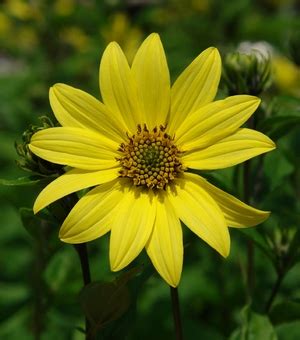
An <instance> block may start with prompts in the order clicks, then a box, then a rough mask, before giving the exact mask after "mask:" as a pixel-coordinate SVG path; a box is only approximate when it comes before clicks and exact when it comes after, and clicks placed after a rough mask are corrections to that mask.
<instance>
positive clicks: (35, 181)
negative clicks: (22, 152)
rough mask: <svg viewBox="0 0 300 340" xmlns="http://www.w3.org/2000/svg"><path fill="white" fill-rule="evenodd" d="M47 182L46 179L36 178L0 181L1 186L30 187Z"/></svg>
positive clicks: (28, 177)
mask: <svg viewBox="0 0 300 340" xmlns="http://www.w3.org/2000/svg"><path fill="white" fill-rule="evenodd" d="M43 181H45V178H38V177H36V176H27V177H19V178H17V179H0V185H6V186H28V185H34V184H38V183H41V182H43Z"/></svg>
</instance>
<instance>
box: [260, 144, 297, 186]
mask: <svg viewBox="0 0 300 340" xmlns="http://www.w3.org/2000/svg"><path fill="white" fill-rule="evenodd" d="M275 164H276V166H274V165H275ZM264 169H265V173H266V175H267V177H268V181H269V183H270V189H271V190H274V189H275V188H276V187H277V186H280V185H281V184H282V182H283V181H284V180H286V177H287V176H289V175H290V174H291V173H292V172H293V171H294V166H293V164H291V163H290V162H289V161H288V159H287V158H286V157H285V155H284V154H283V153H282V152H280V151H279V150H275V152H271V153H269V154H267V155H266V156H265V158H264Z"/></svg>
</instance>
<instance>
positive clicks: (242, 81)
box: [222, 51, 272, 96]
mask: <svg viewBox="0 0 300 340" xmlns="http://www.w3.org/2000/svg"><path fill="white" fill-rule="evenodd" d="M222 79H223V82H224V84H225V86H226V88H227V89H228V94H229V95H237V94H250V95H253V96H257V95H259V94H261V93H262V92H263V91H265V90H267V89H268V88H269V86H270V85H271V82H272V81H271V61H270V56H265V55H263V54H262V53H260V52H259V51H255V52H254V51H251V52H250V53H249V54H244V53H239V52H233V53H229V54H227V55H226V57H225V61H224V65H223V73H222Z"/></svg>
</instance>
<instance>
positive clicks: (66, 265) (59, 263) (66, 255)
mask: <svg viewBox="0 0 300 340" xmlns="http://www.w3.org/2000/svg"><path fill="white" fill-rule="evenodd" d="M72 264H73V258H72V257H71V256H70V252H69V250H68V249H67V247H62V248H61V249H60V250H59V251H58V252H56V253H55V254H54V255H53V256H52V257H51V259H50V261H49V263H48V265H47V268H46V270H45V272H44V274H43V276H44V279H45V281H46V283H47V284H48V286H49V288H50V289H51V290H52V291H57V290H59V288H60V287H61V286H62V285H63V284H64V283H65V282H66V279H67V277H68V275H69V273H70V270H72Z"/></svg>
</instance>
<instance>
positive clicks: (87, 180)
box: [33, 168, 119, 214]
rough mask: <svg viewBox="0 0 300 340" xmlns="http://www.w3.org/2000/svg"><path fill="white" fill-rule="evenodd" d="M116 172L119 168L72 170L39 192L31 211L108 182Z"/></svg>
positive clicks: (116, 174) (113, 177)
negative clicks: (73, 193)
mask: <svg viewBox="0 0 300 340" xmlns="http://www.w3.org/2000/svg"><path fill="white" fill-rule="evenodd" d="M118 171H119V168H114V169H108V170H100V171H87V170H81V169H72V170H70V171H68V172H66V173H65V174H64V175H62V176H59V177H58V178H57V179H55V180H54V181H53V182H51V183H50V184H49V185H47V186H46V188H44V189H43V190H42V191H41V193H40V194H39V195H38V197H37V199H36V201H35V203H34V206H33V211H34V213H35V214H36V213H37V212H39V211H40V210H41V209H43V208H45V207H46V206H47V205H49V204H51V203H53V202H54V201H56V200H58V199H60V198H62V197H64V196H66V195H69V194H71V193H72V192H76V191H79V190H82V189H85V188H89V187H92V186H95V185H98V184H101V183H106V182H110V181H112V180H114V179H116V178H117V177H118Z"/></svg>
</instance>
